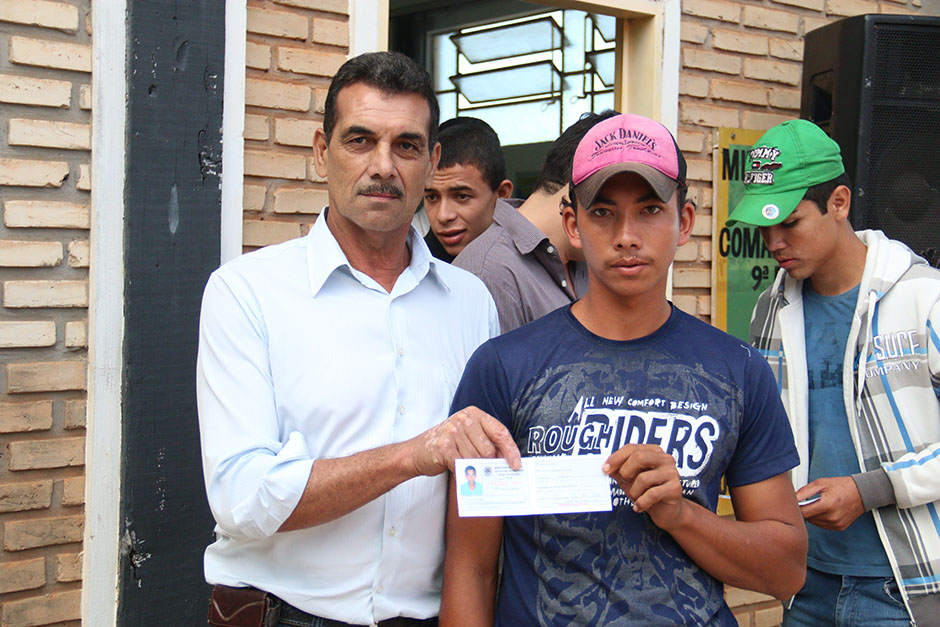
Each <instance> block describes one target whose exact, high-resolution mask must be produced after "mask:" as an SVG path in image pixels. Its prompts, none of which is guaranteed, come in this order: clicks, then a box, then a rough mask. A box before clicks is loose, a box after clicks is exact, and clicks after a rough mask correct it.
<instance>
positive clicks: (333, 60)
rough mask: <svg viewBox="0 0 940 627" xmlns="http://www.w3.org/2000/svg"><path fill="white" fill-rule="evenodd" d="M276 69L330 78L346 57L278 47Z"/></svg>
mask: <svg viewBox="0 0 940 627" xmlns="http://www.w3.org/2000/svg"><path fill="white" fill-rule="evenodd" d="M275 56H276V57H277V67H278V69H280V70H284V71H286V72H294V73H296V74H311V75H314V76H328V77H332V76H333V75H334V74H336V71H337V70H339V67H340V66H341V65H342V64H343V63H345V62H346V55H344V54H337V53H328V52H321V51H319V50H308V49H306V48H289V47H286V46H278V48H277V52H276V54H275Z"/></svg>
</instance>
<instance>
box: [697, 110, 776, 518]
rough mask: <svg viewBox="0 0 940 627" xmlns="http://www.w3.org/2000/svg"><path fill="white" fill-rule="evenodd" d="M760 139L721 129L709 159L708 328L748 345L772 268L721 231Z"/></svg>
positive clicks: (748, 230)
mask: <svg viewBox="0 0 940 627" xmlns="http://www.w3.org/2000/svg"><path fill="white" fill-rule="evenodd" d="M763 134H764V131H754V130H747V129H742V128H719V129H718V130H717V131H716V135H717V141H716V142H715V152H714V154H713V156H712V164H713V168H714V176H713V177H712V180H713V181H714V204H713V208H712V215H713V216H714V223H713V224H712V324H713V325H715V326H716V327H718V328H719V329H721V330H723V331H727V332H728V333H730V334H731V335H734V336H735V337H737V338H739V339H742V340H744V341H745V342H747V341H748V327H749V325H750V321H751V312H752V311H753V310H754V305H755V304H756V303H757V297H758V296H760V293H761V292H763V291H764V289H765V288H767V287H769V286H770V284H771V283H773V279H774V268H775V267H776V263H775V262H774V260H773V258H772V257H770V255H769V254H768V252H767V249H766V247H765V246H764V242H763V241H761V237H760V232H758V230H757V229H756V228H753V227H750V226H745V225H742V224H738V225H735V226H734V227H730V228H729V227H727V226H725V220H727V219H728V214H730V213H731V211H732V210H733V209H734V207H735V205H737V203H738V201H739V200H740V199H741V196H742V195H743V194H744V182H743V179H744V172H745V170H747V159H748V154H747V153H748V150H749V149H750V148H751V146H753V145H754V144H755V143H756V142H757V140H758V139H760V138H761V136H762V135H763ZM733 514H734V509H733V508H732V507H731V498H730V494H729V491H728V485H727V484H726V483H725V481H724V479H722V481H721V494H720V495H719V498H718V515H719V516H730V515H733Z"/></svg>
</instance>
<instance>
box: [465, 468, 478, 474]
mask: <svg viewBox="0 0 940 627" xmlns="http://www.w3.org/2000/svg"><path fill="white" fill-rule="evenodd" d="M471 470H472V471H473V474H477V469H476V468H474V467H473V466H467V467H466V468H464V469H463V474H467V473H468V472H470V471H471Z"/></svg>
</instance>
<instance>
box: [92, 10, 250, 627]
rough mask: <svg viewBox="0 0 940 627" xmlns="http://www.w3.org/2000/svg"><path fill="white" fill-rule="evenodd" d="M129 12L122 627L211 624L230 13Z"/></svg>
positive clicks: (122, 478)
mask: <svg viewBox="0 0 940 627" xmlns="http://www.w3.org/2000/svg"><path fill="white" fill-rule="evenodd" d="M104 1H107V0H104ZM127 9H128V10H127V20H128V21H127V28H128V47H129V50H128V68H127V82H128V105H127V106H128V109H127V112H128V118H127V124H128V126H127V163H126V168H127V170H126V172H127V179H126V185H125V201H126V216H125V246H124V255H125V261H124V264H125V267H124V277H125V284H124V287H125V300H124V315H125V335H124V390H123V446H122V452H123V455H122V477H121V482H122V489H121V493H122V499H121V501H122V502H121V523H122V532H123V536H124V537H123V540H122V553H121V567H120V600H119V607H118V624H119V625H122V626H127V627H131V626H133V627H137V626H143V625H174V626H178V625H205V624H206V622H205V621H206V602H207V599H208V586H206V584H205V583H204V579H203V570H202V554H203V550H204V549H205V547H206V545H207V544H208V543H209V542H211V540H212V528H213V522H212V518H211V516H210V514H209V509H208V505H207V503H206V497H205V489H204V487H203V480H202V465H201V461H200V454H199V432H198V425H197V419H196V395H195V363H196V342H197V335H198V332H197V325H198V319H199V304H200V301H201V297H202V289H203V286H204V285H205V282H206V279H207V278H208V275H209V273H210V272H211V271H212V270H213V269H214V268H215V267H216V266H218V263H219V248H220V244H219V237H220V235H219V233H220V211H221V209H220V207H221V190H220V184H219V183H220V176H221V169H222V163H221V155H222V130H221V129H222V92H223V90H222V77H223V67H224V47H225V2H221V1H219V0H128V1H127ZM237 35H239V36H244V33H238V34H237ZM101 210H104V211H106V210H107V208H102V209H101ZM103 271H107V269H105V270H103ZM89 583H90V582H86V585H89Z"/></svg>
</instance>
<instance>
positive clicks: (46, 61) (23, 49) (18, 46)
mask: <svg viewBox="0 0 940 627" xmlns="http://www.w3.org/2000/svg"><path fill="white" fill-rule="evenodd" d="M10 61H11V62H12V63H18V64H22V65H34V66H38V67H47V68H53V69H57V70H72V71H75V72H91V46H90V45H85V44H73V43H67V42H63V41H50V40H47V39H32V38H29V37H17V36H13V37H10Z"/></svg>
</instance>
